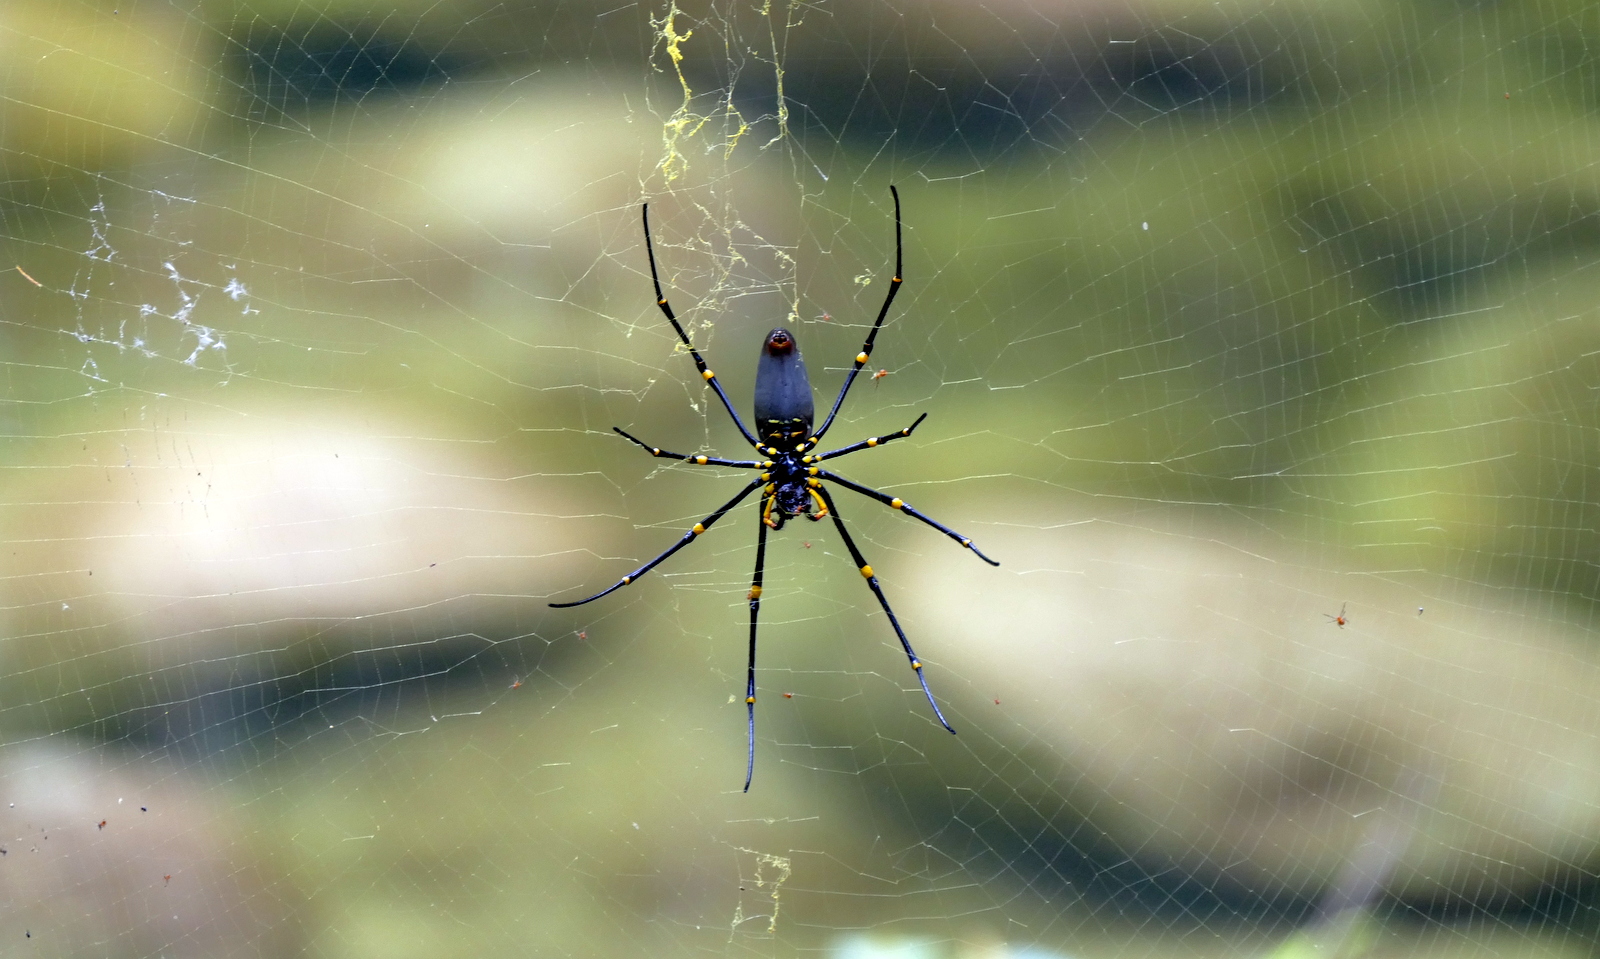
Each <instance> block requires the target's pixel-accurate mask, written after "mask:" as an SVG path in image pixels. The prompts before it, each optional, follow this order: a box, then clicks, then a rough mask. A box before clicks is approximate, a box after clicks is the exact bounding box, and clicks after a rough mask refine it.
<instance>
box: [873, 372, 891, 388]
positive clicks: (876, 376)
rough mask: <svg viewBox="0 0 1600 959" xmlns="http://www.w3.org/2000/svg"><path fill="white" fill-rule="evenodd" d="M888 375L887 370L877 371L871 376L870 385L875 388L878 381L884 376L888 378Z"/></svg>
mask: <svg viewBox="0 0 1600 959" xmlns="http://www.w3.org/2000/svg"><path fill="white" fill-rule="evenodd" d="M888 375H889V371H888V370H879V371H878V372H876V373H874V374H872V385H873V386H877V385H878V381H879V380H881V379H883V378H884V377H885V376H888Z"/></svg>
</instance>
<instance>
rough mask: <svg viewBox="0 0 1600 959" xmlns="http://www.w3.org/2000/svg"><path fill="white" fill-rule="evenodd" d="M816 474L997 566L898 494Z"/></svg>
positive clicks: (833, 474)
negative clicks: (910, 520) (916, 522)
mask: <svg viewBox="0 0 1600 959" xmlns="http://www.w3.org/2000/svg"><path fill="white" fill-rule="evenodd" d="M818 475H820V476H821V477H822V478H823V479H825V480H828V481H829V482H832V483H838V484H839V485H840V486H843V487H844V488H845V489H848V490H854V491H855V492H857V493H860V494H861V495H862V496H866V497H870V498H872V499H875V500H877V501H878V502H880V503H882V504H883V505H885V506H888V507H890V508H891V509H897V510H899V511H900V512H902V513H904V514H906V515H907V516H909V517H911V518H912V519H915V520H920V521H921V522H924V523H927V524H928V525H929V526H932V527H933V528H934V529H936V530H938V531H939V532H941V533H943V534H944V535H946V536H948V537H950V538H951V539H953V540H955V541H956V542H958V543H960V544H961V545H962V546H965V547H966V548H967V549H970V550H972V552H973V553H975V554H977V557H978V558H979V559H981V560H983V561H984V562H985V563H988V564H989V565H990V566H999V565H1000V562H999V561H998V560H993V559H990V558H989V557H987V556H985V555H983V551H982V550H980V549H978V547H976V546H974V545H972V540H970V539H967V538H966V537H965V536H962V535H961V534H960V533H958V532H956V531H955V530H953V529H951V528H950V527H948V526H946V525H944V524H943V523H941V522H939V521H938V520H935V519H933V518H931V517H929V516H927V515H926V514H924V513H920V512H918V511H917V510H915V509H912V508H911V506H910V505H909V504H907V503H906V501H905V500H903V499H901V498H900V497H898V496H890V495H888V494H886V493H880V492H878V491H877V490H875V489H873V488H872V487H870V486H862V485H861V484H860V483H852V482H851V481H850V480H847V479H845V478H844V477H843V476H840V475H838V474H837V473H830V472H828V471H827V470H819V471H818Z"/></svg>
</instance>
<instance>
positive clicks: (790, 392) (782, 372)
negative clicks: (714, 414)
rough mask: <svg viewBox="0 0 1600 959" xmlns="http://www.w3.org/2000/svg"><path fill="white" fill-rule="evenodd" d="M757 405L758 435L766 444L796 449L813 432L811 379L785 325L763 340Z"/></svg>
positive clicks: (757, 372)
mask: <svg viewBox="0 0 1600 959" xmlns="http://www.w3.org/2000/svg"><path fill="white" fill-rule="evenodd" d="M755 407H756V434H757V435H758V436H759V437H760V438H761V441H762V442H763V443H766V444H768V445H770V446H775V447H777V448H778V449H780V450H793V449H794V448H795V445H796V444H798V443H800V442H801V441H803V440H804V439H805V438H806V437H808V436H810V435H811V420H812V417H813V416H814V415H815V407H814V406H813V404H812V399H811V380H810V378H809V377H808V376H806V363H805V360H804V359H802V358H801V356H800V345H799V344H798V343H796V342H795V339H794V334H793V333H790V332H789V331H788V330H786V329H784V328H783V327H781V326H780V327H778V328H777V329H775V330H773V331H772V332H771V333H768V334H767V338H766V339H765V340H763V341H762V343H761V358H760V359H759V360H758V361H757V363H756V403H755Z"/></svg>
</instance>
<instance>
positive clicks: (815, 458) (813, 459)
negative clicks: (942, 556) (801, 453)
mask: <svg viewBox="0 0 1600 959" xmlns="http://www.w3.org/2000/svg"><path fill="white" fill-rule="evenodd" d="M927 418H928V414H926V413H924V414H922V415H921V416H919V417H917V421H916V422H915V423H912V424H911V425H910V426H908V427H906V428H905V429H903V430H898V431H896V432H894V433H890V434H889V435H888V436H874V437H872V438H871V439H865V440H862V441H861V442H859V443H851V444H850V445H849V446H841V447H839V448H838V449H836V450H829V451H828V452H826V453H813V454H812V455H811V456H810V457H808V458H807V459H806V462H807V463H820V462H822V461H823V460H825V459H828V458H829V457H832V456H843V455H844V454H846V453H855V452H859V451H861V450H869V449H874V448H876V447H879V446H882V445H883V444H885V443H889V442H892V441H894V440H898V439H904V438H906V437H907V436H910V435H911V431H912V430H914V429H916V428H917V427H919V426H921V425H922V421H923V420H925V419H927ZM624 435H626V434H624ZM630 438H631V437H630ZM636 442H637V441H636ZM639 445H640V446H643V445H644V444H643V443H640V444H639Z"/></svg>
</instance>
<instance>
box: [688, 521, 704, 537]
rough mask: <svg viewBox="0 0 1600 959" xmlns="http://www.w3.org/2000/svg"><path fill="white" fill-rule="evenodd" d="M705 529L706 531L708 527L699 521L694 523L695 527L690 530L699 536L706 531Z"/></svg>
mask: <svg viewBox="0 0 1600 959" xmlns="http://www.w3.org/2000/svg"><path fill="white" fill-rule="evenodd" d="M705 531H706V528H705V527H704V526H701V525H700V524H699V523H696V524H694V529H692V530H690V532H692V533H694V535H696V536H699V535H700V534H701V533H704V532H705Z"/></svg>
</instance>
